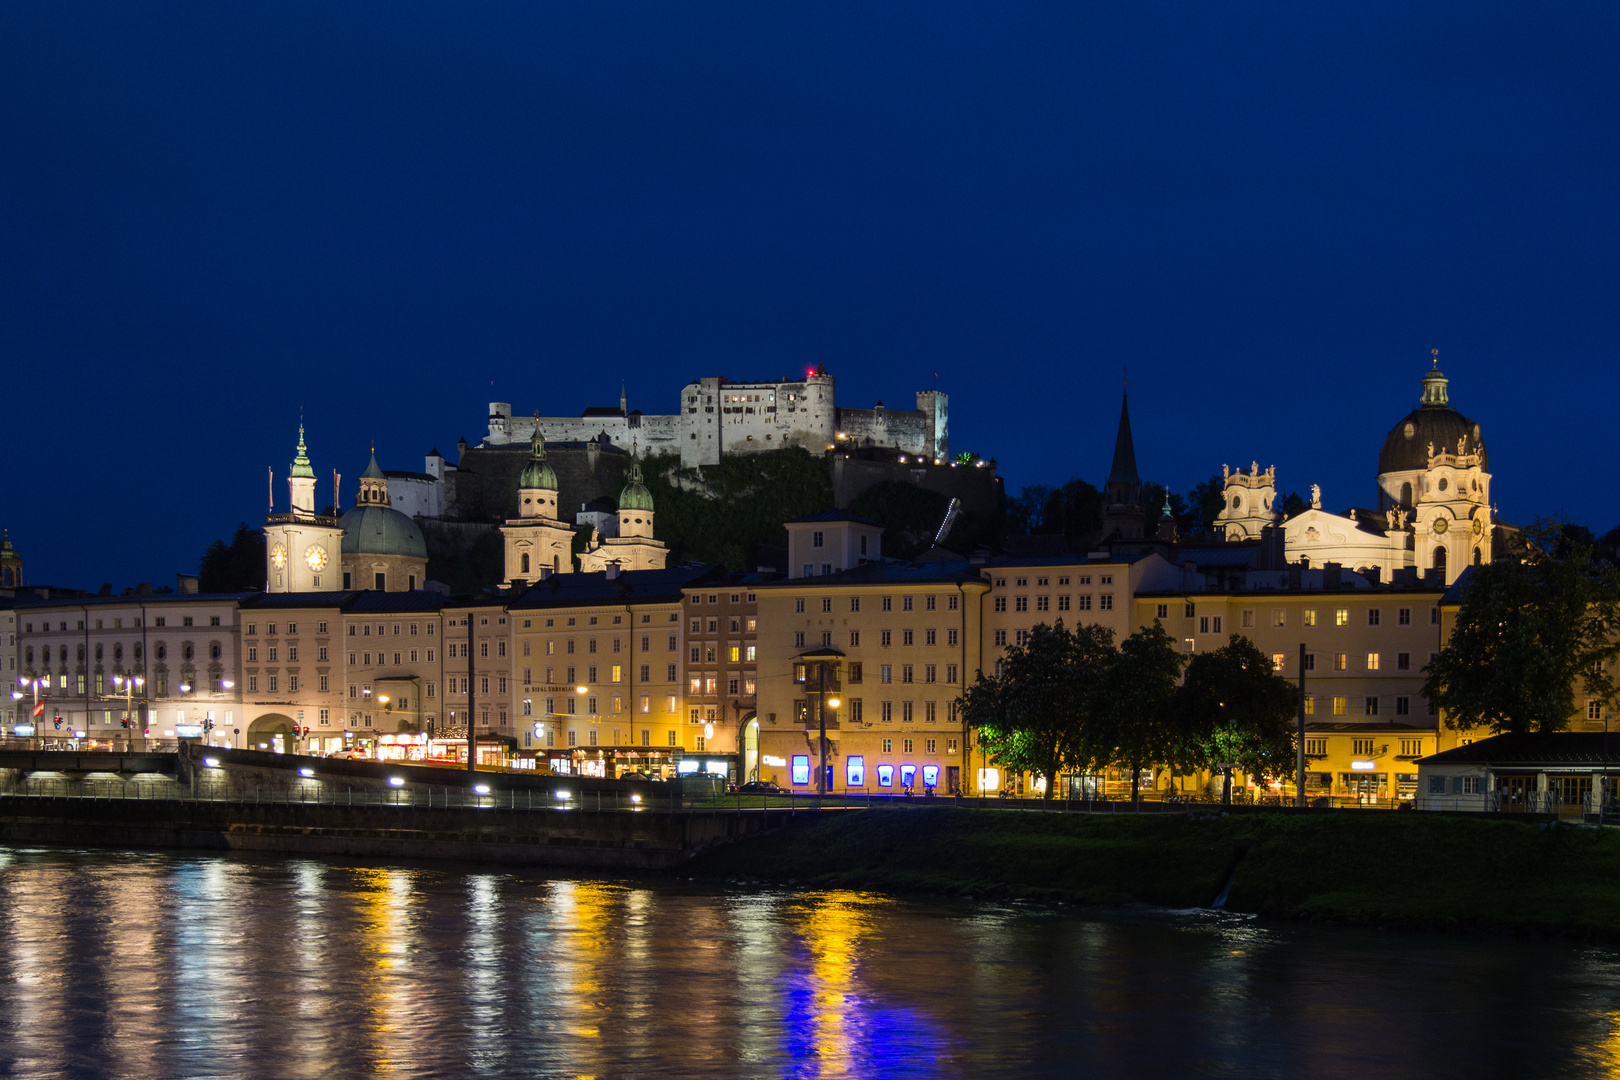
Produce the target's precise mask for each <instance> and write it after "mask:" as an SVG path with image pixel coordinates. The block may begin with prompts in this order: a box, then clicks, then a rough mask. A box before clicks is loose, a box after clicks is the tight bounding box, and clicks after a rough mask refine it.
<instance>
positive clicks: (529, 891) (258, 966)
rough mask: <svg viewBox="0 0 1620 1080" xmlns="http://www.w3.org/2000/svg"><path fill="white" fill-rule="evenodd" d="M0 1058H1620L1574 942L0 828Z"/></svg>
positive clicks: (859, 1063)
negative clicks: (558, 873) (6, 840)
mask: <svg viewBox="0 0 1620 1080" xmlns="http://www.w3.org/2000/svg"><path fill="white" fill-rule="evenodd" d="M0 919H3V930H0V933H3V935H4V947H3V949H0V966H3V969H4V970H3V978H0V1075H5V1076H26V1077H55V1076H60V1077H87V1076H117V1077H131V1078H144V1077H164V1078H168V1077H260V1076H262V1077H342V1076H357V1075H362V1074H365V1075H381V1076H387V1075H396V1076H402V1077H403V1076H411V1077H420V1076H443V1077H459V1076H499V1077H507V1076H510V1077H571V1078H573V1077H595V1078H599V1080H600V1078H607V1077H656V1076H679V1077H705V1078H707V1077H716V1078H726V1077H889V1076H893V1077H930V1076H942V1077H973V1078H978V1077H997V1076H1053V1077H1057V1076H1063V1077H1067V1076H1098V1077H1115V1076H1127V1075H1130V1076H1141V1077H1192V1076H1210V1077H1380V1078H1388V1077H1408V1076H1411V1077H1417V1076H1422V1077H1446V1076H1459V1077H1460V1076H1467V1077H1495V1076H1503V1077H1509V1076H1511V1077H1525V1076H1536V1077H1549V1076H1593V1075H1620V962H1617V960H1620V957H1617V954H1616V953H1614V952H1612V951H1610V950H1609V949H1606V948H1598V947H1592V946H1585V945H1579V944H1573V943H1566V942H1545V941H1515V940H1504V939H1497V938H1477V937H1466V936H1445V935H1424V934H1412V933H1397V932H1382V931H1375V930H1362V929H1354V928H1336V927H1317V926H1299V925H1286V924H1275V923H1266V922H1261V921H1258V920H1254V919H1250V918H1246V917H1241V916H1232V915H1218V914H1211V913H1201V912H1182V913H1177V912H1162V911H1111V912H1100V913H1099V912H1095V911H1087V912H1078V911H1064V910H1050V909H1035V908H1028V909H1026V908H1022V907H1017V906H991V907H986V906H983V905H969V904H966V903H956V902H928V901H918V900H899V899H894V898H890V897H885V896H879V895H874V894H870V893H860V892H843V891H832V892H827V891H793V890H785V889H762V888H757V887H753V886H743V885H726V884H714V883H697V882H686V881H680V880H671V879H665V878H658V879H596V878H580V877H548V876H546V875H544V874H541V873H532V872H518V873H512V872H506V871H500V872H486V871H481V870H478V869H472V868H463V867H443V866H432V865H397V864H367V863H361V862H356V861H353V860H334V859H269V858H257V857H242V856H231V855H195V854H173V853H156V852H105V851H80V850H71V849H50V850H46V849H38V848H27V849H24V848H0Z"/></svg>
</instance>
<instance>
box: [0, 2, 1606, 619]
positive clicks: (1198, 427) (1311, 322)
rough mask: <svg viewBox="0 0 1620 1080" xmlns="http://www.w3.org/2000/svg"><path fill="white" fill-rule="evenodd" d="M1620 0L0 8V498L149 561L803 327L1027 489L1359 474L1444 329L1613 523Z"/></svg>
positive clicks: (870, 387) (1599, 518)
mask: <svg viewBox="0 0 1620 1080" xmlns="http://www.w3.org/2000/svg"><path fill="white" fill-rule="evenodd" d="M1617 54H1620V7H1616V6H1615V5H1614V4H1612V3H1602V4H1598V3H1594V4H1535V5H1529V4H1517V5H1507V4H1497V3H1489V2H1482V0H1467V2H1461V3H1455V4H1432V3H1398V4H1397V3H1354V4H1336V5H1327V4H1311V3H1298V2H1297V0H1291V2H1287V3H1276V4H1253V3H1220V4H1211V3H1207V2H1202V0H1201V2H1196V3H1166V2H1154V0H1131V2H1127V3H1118V4H1112V5H1104V4H1067V3H1064V4H1057V3H1054V4H1047V5H1038V4H1017V3H1007V2H1001V3H978V4H960V3H944V2H940V0H928V2H926V3H914V4H908V3H900V2H893V0H891V2H886V3H882V4H871V3H837V2H830V0H815V2H814V3H758V2H750V3H735V4H724V3H698V2H686V3H677V4H671V3H667V2H661V3H646V4H639V3H613V2H602V0H590V2H588V3H575V4H568V5H549V4H538V3H533V2H529V0H525V2H522V3H514V4H499V3H473V4H469V3H444V4H436V5H429V4H418V3H402V2H398V0H390V2H388V3H377V4H361V3H334V2H333V0H319V2H314V3H298V2H276V3H260V4H232V3H220V2H218V0H209V2H206V3H194V4H160V3H141V4H124V3H120V4H113V3H107V4H94V3H74V2H71V0H40V2H32V0H11V2H9V3H7V4H5V5H3V6H0V251H3V253H4V258H3V259H0V370H3V371H4V372H5V375H4V387H5V390H6V392H7V397H8V405H9V408H8V409H7V415H8V419H9V427H10V439H9V440H8V441H9V443H10V446H11V448H12V453H11V465H10V467H9V468H8V469H7V470H6V482H5V484H4V487H3V488H0V524H3V525H4V526H6V527H8V528H9V529H10V532H11V536H12V539H13V541H14V542H15V543H16V544H17V545H18V546H19V547H20V548H21V549H22V552H23V554H24V556H25V558H26V560H27V564H26V569H27V576H28V578H29V579H30V580H31V581H34V582H45V583H54V584H62V585H70V586H77V587H88V588H91V589H94V588H97V587H99V585H100V584H101V583H102V582H104V581H110V582H112V583H113V584H114V586H115V588H122V587H123V586H125V585H132V584H134V583H136V582H138V581H155V582H158V583H160V584H162V583H168V584H173V580H174V578H173V575H174V574H175V573H176V572H177V571H185V572H194V571H195V569H196V562H197V558H198V556H199V555H200V554H201V552H202V550H203V548H204V547H205V546H206V544H207V542H208V541H209V540H210V539H212V538H214V537H218V536H228V535H229V533H230V531H231V530H232V529H233V528H234V526H235V525H236V523H237V521H239V520H244V519H245V520H247V521H249V522H255V523H256V522H258V521H259V520H260V519H261V517H262V515H263V513H264V510H265V504H266V500H267V494H266V466H270V465H273V466H275V468H276V470H277V473H278V480H277V486H276V499H277V506H278V508H280V509H285V506H286V486H285V482H284V480H283V479H282V477H284V475H285V471H286V467H287V463H288V462H289V461H290V460H291V457H292V453H293V444H294V441H295V439H296V434H297V427H298V419H299V410H300V409H302V410H303V415H304V417H305V421H306V423H307V425H308V431H309V442H310V449H311V454H312V456H313V458H314V463H315V469H316V472H317V475H319V476H320V477H321V478H322V482H321V487H320V489H319V498H320V501H321V504H322V505H325V504H326V503H327V502H328V501H330V495H331V492H330V487H329V478H330V475H331V470H332V469H333V468H338V469H340V470H341V471H342V472H343V474H344V487H345V490H344V492H343V503H344V505H346V506H347V505H352V503H353V501H354V482H355V479H356V478H357V477H358V475H359V473H360V471H361V469H362V468H363V467H364V466H365V463H366V452H367V446H368V443H369V442H370V441H371V440H372V439H375V440H376V443H377V447H378V453H379V456H380V458H381V459H382V463H383V465H384V467H385V468H404V469H418V470H419V469H421V468H422V458H423V455H424V454H425V453H426V452H427V451H428V450H429V449H430V448H432V447H435V446H437V447H438V448H439V449H440V450H442V451H444V452H445V453H446V455H447V456H449V457H451V458H452V459H453V458H454V456H455V454H454V450H455V446H454V444H455V442H456V439H457V437H458V436H463V435H465V436H466V437H467V438H468V439H469V440H470V441H474V442H476V441H477V440H478V438H479V437H480V436H481V435H482V434H483V432H484V427H485V412H486V406H487V403H488V402H489V401H491V400H503V401H510V402H511V403H512V404H513V407H514V410H515V411H516V412H519V413H529V412H533V411H534V410H536V409H539V410H540V412H541V413H542V414H577V413H578V412H579V411H580V410H581V409H582V408H584V407H585V406H587V405H592V404H609V403H616V402H617V399H618V391H619V381H620V379H621V378H622V379H624V380H626V381H627V382H628V385H629V394H630V402H631V406H632V407H638V408H641V409H642V410H644V411H646V412H670V411H673V410H674V409H675V407H676V395H677V391H678V390H679V387H680V386H681V385H682V384H684V383H685V382H686V381H687V380H689V379H692V378H696V377H698V376H702V375H713V374H719V375H725V376H727V377H730V378H735V379H756V378H767V377H775V376H779V375H782V374H784V373H789V372H795V371H802V370H803V369H804V368H805V367H807V366H808V365H810V364H813V363H815V362H817V361H824V362H825V363H826V365H827V367H828V369H829V370H830V371H831V372H832V373H833V374H834V375H835V376H836V377H837V379H838V393H839V400H840V402H841V403H842V404H845V405H852V406H860V407H870V406H871V405H872V404H873V402H874V401H875V400H876V399H878V398H882V399H883V400H884V402H885V403H886V404H888V405H890V406H898V407H908V406H909V403H910V402H911V401H912V395H913V393H914V392H915V391H916V390H918V389H926V388H928V387H930V386H932V385H934V383H935V373H937V376H938V386H939V388H940V389H943V390H945V391H947V392H948V393H949V394H950V395H951V409H952V416H951V425H952V431H951V444H952V447H953V449H956V450H973V451H977V452H979V453H981V454H984V455H985V456H992V455H993V456H994V457H996V458H997V459H998V460H999V463H1000V468H1001V472H1002V474H1003V476H1004V477H1005V478H1006V483H1007V487H1008V490H1009V492H1016V491H1017V489H1018V488H1020V487H1022V486H1023V485H1025V484H1030V483H1061V482H1062V481H1063V480H1065V479H1067V478H1068V477H1070V476H1081V477H1085V478H1087V479H1089V480H1092V481H1093V482H1097V483H1100V482H1101V480H1102V478H1103V476H1104V475H1105V473H1106V471H1107V468H1108V464H1109V456H1110V452H1111V449H1112V445H1113V439H1114V426H1115V420H1116V418H1117V416H1118V412H1119V388H1120V377H1121V369H1122V367H1124V366H1126V365H1129V370H1130V386H1131V413H1132V422H1133V426H1134V428H1135V432H1136V439H1137V458H1138V461H1139V462H1140V463H1141V468H1142V472H1143V474H1144V476H1146V477H1148V478H1153V479H1159V480H1162V481H1165V482H1167V483H1169V484H1170V485H1171V486H1172V487H1174V488H1176V489H1178V490H1185V489H1187V488H1188V487H1190V486H1191V485H1192V484H1194V483H1195V482H1197V481H1198V480H1200V479H1202V478H1204V477H1207V476H1208V475H1210V473H1212V472H1218V471H1219V470H1220V466H1221V463H1222V462H1223V461H1225V462H1229V463H1232V464H1237V463H1239V462H1242V463H1244V464H1247V463H1248V462H1249V461H1251V460H1252V459H1258V460H1259V461H1260V463H1261V464H1262V465H1267V464H1275V465H1276V466H1277V468H1278V473H1279V477H1278V478H1279V482H1280V485H1281V486H1282V487H1284V488H1285V489H1289V490H1295V491H1305V490H1307V489H1308V487H1309V485H1310V484H1311V483H1313V482H1314V483H1320V484H1321V485H1322V487H1323V489H1324V501H1325V503H1326V504H1327V505H1328V507H1329V508H1331V509H1342V508H1344V507H1346V506H1349V505H1355V504H1360V505H1364V504H1367V503H1368V502H1370V501H1371V500H1372V499H1373V478H1374V474H1375V472H1376V462H1377V454H1378V448H1379V446H1380V444H1381V442H1382V439H1383V436H1384V434H1385V432H1386V431H1387V430H1388V429H1389V427H1390V426H1391V425H1392V424H1393V423H1394V422H1395V421H1396V420H1397V419H1398V418H1400V417H1401V416H1402V415H1404V414H1405V413H1406V412H1407V411H1408V410H1409V409H1411V408H1412V407H1413V406H1414V405H1415V404H1416V402H1417V397H1418V391H1419V379H1420V377H1421V375H1422V373H1423V371H1424V370H1425V369H1426V368H1427V367H1428V360H1429V355H1430V353H1429V350H1430V349H1432V348H1438V349H1440V351H1441V352H1440V358H1441V366H1442V368H1443V369H1444V370H1445V372H1446V373H1447V374H1448V375H1449V376H1450V377H1451V380H1452V381H1451V392H1452V402H1453V404H1454V405H1456V406H1457V407H1458V408H1459V409H1461V410H1462V411H1463V412H1464V413H1466V414H1467V415H1469V416H1471V417H1472V418H1473V419H1475V420H1477V421H1479V422H1480V423H1481V424H1482V426H1483V430H1484V434H1485V439H1486V442H1487V445H1488V446H1489V448H1490V453H1491V464H1492V468H1493V472H1494V474H1495V488H1494V495H1495V498H1496V501H1497V503H1498V504H1499V506H1500V509H1501V513H1502V516H1503V517H1505V518H1507V519H1508V520H1510V521H1516V522H1525V521H1528V520H1530V519H1532V518H1534V517H1536V516H1538V515H1548V514H1554V513H1558V512H1560V511H1563V512H1565V513H1567V514H1568V515H1569V516H1570V517H1571V518H1573V519H1574V520H1576V521H1579V522H1582V523H1585V524H1588V525H1590V526H1591V527H1593V528H1594V529H1596V530H1598V531H1600V532H1601V531H1603V530H1606V529H1608V528H1610V527H1612V526H1614V525H1616V524H1620V484H1617V483H1616V482H1615V479H1614V464H1613V462H1614V455H1613V450H1614V447H1615V445H1616V440H1615V437H1614V430H1615V429H1614V424H1613V422H1612V413H1613V409H1614V404H1615V401H1616V396H1617V390H1620V374H1617V365H1616V363H1615V356H1616V346H1617V343H1620V315H1617V306H1616V304H1617V301H1616V298H1617V295H1620V280H1617V278H1620V275H1617V273H1616V258H1617V254H1616V253H1617V252H1620V228H1617V225H1620V198H1617V196H1620V184H1617V166H1620V122H1617V121H1620V115H1617V114H1620V85H1617V84H1620V55H1617Z"/></svg>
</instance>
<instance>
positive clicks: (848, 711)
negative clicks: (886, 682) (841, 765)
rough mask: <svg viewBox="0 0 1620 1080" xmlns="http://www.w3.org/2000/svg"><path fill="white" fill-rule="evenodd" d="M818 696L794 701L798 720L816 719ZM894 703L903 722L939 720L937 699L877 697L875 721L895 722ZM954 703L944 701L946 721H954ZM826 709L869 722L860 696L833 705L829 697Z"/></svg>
mask: <svg viewBox="0 0 1620 1080" xmlns="http://www.w3.org/2000/svg"><path fill="white" fill-rule="evenodd" d="M818 700H819V699H817V698H798V699H796V700H795V701H794V702H793V711H794V715H795V716H797V717H798V718H799V723H801V724H803V723H809V722H811V721H812V720H814V719H815V713H816V708H817V707H818V706H817V702H818ZM896 704H898V705H899V706H900V713H899V722H900V723H902V724H911V723H916V722H918V720H919V719H920V720H921V722H922V723H925V724H933V723H938V721H939V716H940V711H941V710H940V708H939V702H937V701H924V702H920V703H919V702H915V701H901V702H898V703H897V702H893V701H880V702H878V722H880V723H884V724H892V723H894V722H895V705H896ZM918 704H921V705H922V711H921V714H920V715H919V713H918V711H917V705H918ZM957 706H958V702H957V700H956V699H955V698H952V699H951V700H949V701H947V702H945V709H944V713H945V719H946V720H947V721H948V722H949V723H952V724H954V723H956V715H957ZM827 712H828V713H829V714H834V713H840V712H841V713H842V714H843V715H844V717H845V718H847V719H848V720H849V722H850V723H852V724H864V723H867V722H868V721H867V719H866V702H865V701H864V700H863V699H862V698H849V699H848V700H847V701H843V702H841V703H840V704H839V705H838V706H837V707H836V708H835V707H834V706H833V705H832V703H831V702H830V701H829V703H828V705H827Z"/></svg>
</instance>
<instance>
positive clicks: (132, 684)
mask: <svg viewBox="0 0 1620 1080" xmlns="http://www.w3.org/2000/svg"><path fill="white" fill-rule="evenodd" d="M113 685H114V686H116V687H118V688H119V689H120V690H122V691H123V692H124V722H125V723H127V724H128V725H129V729H128V730H129V739H130V742H131V743H133V742H134V740H135V718H134V717H133V716H131V715H130V713H131V712H132V711H133V710H134V707H135V706H134V696H135V688H136V687H137V686H145V685H146V680H145V679H143V678H141V677H140V676H139V675H132V676H129V677H127V678H126V677H125V676H123V675H114V676H113ZM180 689H181V690H182V691H184V690H186V689H188V687H187V686H186V684H185V683H181V684H180ZM141 734H142V737H143V738H144V736H145V734H146V732H145V730H144V728H143V730H142V732H141ZM143 749H144V747H143Z"/></svg>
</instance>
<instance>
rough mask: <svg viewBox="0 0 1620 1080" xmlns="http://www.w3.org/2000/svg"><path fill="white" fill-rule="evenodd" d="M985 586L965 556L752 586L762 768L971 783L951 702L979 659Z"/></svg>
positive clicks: (938, 788) (934, 788)
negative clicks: (755, 608)
mask: <svg viewBox="0 0 1620 1080" xmlns="http://www.w3.org/2000/svg"><path fill="white" fill-rule="evenodd" d="M989 591H990V585H989V582H988V581H986V580H985V578H984V576H983V568H982V567H980V566H977V565H973V564H970V563H968V562H941V563H910V564H905V563H874V564H868V565H866V566H861V567H857V568H856V569H853V570H849V571H845V572H844V573H841V574H831V575H828V576H824V577H810V578H798V579H792V580H788V581H780V582H771V583H762V584H761V585H759V587H758V588H757V590H756V592H757V595H758V597H759V653H758V656H759V667H758V689H759V694H758V719H759V736H758V739H759V743H758V753H759V766H758V777H759V778H760V779H762V780H771V781H774V782H776V783H778V784H781V785H782V786H783V787H785V788H788V789H789V790H792V791H796V792H814V791H817V790H818V789H820V788H821V787H822V786H824V789H825V790H826V791H828V792H836V793H839V794H845V793H871V794H876V795H885V794H888V795H900V794H905V793H908V792H910V793H915V794H918V795H922V794H925V793H929V794H931V793H936V792H937V793H938V794H941V795H944V794H949V793H952V792H953V791H962V792H971V791H975V790H977V777H976V776H975V775H974V764H973V758H972V755H971V754H970V753H969V751H970V749H971V746H970V737H969V732H968V730H967V729H966V727H965V726H964V724H963V722H962V719H961V714H960V710H959V707H958V699H959V698H960V696H961V693H962V688H963V686H964V685H965V684H966V682H967V681H969V680H971V679H973V678H974V677H976V675H977V673H978V672H979V670H980V669H981V668H982V666H983V649H982V642H983V639H984V625H983V617H982V613H983V608H984V605H983V603H982V601H983V598H984V596H985V595H986V594H987V593H988V592H989ZM823 718H824V719H825V722H826V724H825V727H826V747H825V752H823V747H822V743H821V730H822V720H823ZM818 778H825V779H824V780H823V784H820V785H818Z"/></svg>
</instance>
